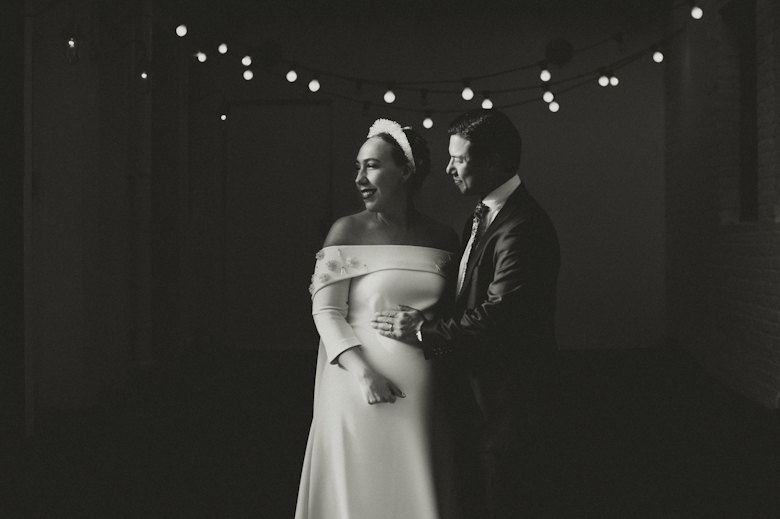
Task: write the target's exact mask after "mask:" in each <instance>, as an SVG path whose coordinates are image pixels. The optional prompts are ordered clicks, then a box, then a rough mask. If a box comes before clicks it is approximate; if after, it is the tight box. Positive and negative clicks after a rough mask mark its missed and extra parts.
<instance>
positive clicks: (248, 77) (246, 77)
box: [244, 69, 255, 81]
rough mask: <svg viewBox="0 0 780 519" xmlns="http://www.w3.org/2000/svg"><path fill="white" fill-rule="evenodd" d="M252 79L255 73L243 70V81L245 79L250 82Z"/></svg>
mask: <svg viewBox="0 0 780 519" xmlns="http://www.w3.org/2000/svg"><path fill="white" fill-rule="evenodd" d="M253 77H255V73H254V72H252V71H251V70H249V69H247V70H245V71H244V79H246V80H247V81H249V80H250V79H252V78H253Z"/></svg>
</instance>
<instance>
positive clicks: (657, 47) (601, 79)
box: [66, 0, 703, 127]
mask: <svg viewBox="0 0 780 519" xmlns="http://www.w3.org/2000/svg"><path fill="white" fill-rule="evenodd" d="M687 4H689V5H690V6H691V16H692V17H693V18H694V19H697V20H698V19H700V18H701V17H702V16H703V11H702V9H701V8H699V7H698V6H697V5H696V3H695V0H687ZM680 32H682V29H681V30H678V31H676V32H675V34H673V35H671V36H670V37H667V38H665V39H664V40H662V41H657V42H655V43H654V44H652V45H651V46H650V47H646V48H645V49H642V50H641V51H640V52H638V53H635V54H633V55H632V56H631V57H630V59H628V60H620V61H617V62H615V63H614V64H612V65H607V66H606V67H602V68H600V69H598V83H599V85H601V86H602V87H606V86H609V85H612V86H617V85H618V84H619V80H618V78H617V77H616V76H615V75H614V74H613V73H612V71H611V70H609V67H610V66H618V67H619V68H622V67H623V66H625V65H626V64H628V63H632V62H634V61H637V60H638V59H640V58H642V57H644V56H646V55H647V54H648V53H649V54H651V56H652V59H653V61H654V62H656V63H662V62H663V61H664V59H665V56H664V53H663V51H662V50H661V49H662V48H663V47H664V46H665V43H666V42H667V41H668V40H669V39H670V38H671V37H674V36H677V34H679V33H680ZM176 34H177V35H178V36H179V37H184V36H185V35H187V34H188V29H187V26H186V25H184V24H181V25H179V26H177V27H176ZM611 39H612V40H614V41H615V42H617V44H618V45H619V46H622V45H623V44H624V41H623V34H622V33H616V34H615V35H613V37H612V38H611ZM609 40H610V39H607V40H604V41H602V42H598V43H596V44H594V45H591V46H589V47H587V48H591V47H593V46H596V45H601V44H602V43H605V42H608V41H609ZM66 42H67V45H68V49H71V48H74V47H77V46H78V43H79V42H77V41H76V39H75V38H71V39H69V40H66ZM548 47H549V45H548ZM569 47H570V45H569ZM196 48H197V47H196ZM207 50H208V49H207ZM216 50H218V52H219V53H220V54H227V52H228V44H227V43H221V44H219V45H218V46H217V49H216ZM581 50H585V49H584V48H583V49H579V50H577V51H574V53H578V52H580V51H581ZM255 51H257V53H259V52H260V51H259V50H257V49H255ZM648 51H649V52H648ZM233 52H234V53H235V52H236V51H235V50H233ZM257 53H255V54H256V56H255V57H258V60H260V61H261V62H263V63H265V61H266V59H265V58H264V57H263V56H262V55H261V54H262V53H260V54H257ZM195 57H196V58H197V59H198V61H199V62H201V63H203V62H206V61H207V54H206V53H205V52H203V51H200V50H199V51H198V52H196V53H195ZM241 62H242V64H243V65H244V66H245V67H248V66H250V65H252V63H253V59H252V57H251V56H250V55H245V56H244V57H243V58H242V59H241ZM288 63H289V65H290V66H289V69H288V71H287V73H286V75H285V78H286V79H287V81H288V82H290V83H294V82H296V81H297V80H298V73H297V71H296V68H297V67H296V65H295V64H294V63H291V62H288ZM550 63H552V64H556V65H560V63H559V62H558V61H556V60H555V59H553V58H552V57H550V52H549V49H547V50H546V55H545V58H544V59H543V60H541V61H538V62H536V65H537V66H538V67H539V69H540V73H539V78H540V80H541V81H542V82H543V84H542V88H543V89H544V93H543V95H542V98H543V99H544V101H545V102H546V103H547V104H548V107H549V109H550V111H553V112H557V111H558V110H559V109H560V105H559V104H558V103H557V102H555V95H554V94H553V93H552V92H551V91H550V89H549V88H548V87H545V85H544V83H549V82H550V81H551V79H552V74H551V72H550V70H549V66H548V65H549V64H550ZM529 65H530V67H533V66H534V63H533V62H531V63H530V64H526V65H524V66H523V67H520V68H519V69H518V70H522V69H527V68H529ZM307 70H311V69H307ZM513 70H514V69H513ZM507 72H511V71H503V72H499V73H494V74H488V75H486V76H479V77H478V78H477V79H484V78H487V77H492V76H494V75H499V74H504V73H507ZM136 73H137V74H139V75H140V77H141V79H143V80H147V79H148V78H150V77H151V73H150V72H147V71H146V70H139V69H137V72H136ZM326 74H328V75H329V76H330V75H334V76H336V77H340V78H341V79H346V80H351V81H353V82H354V83H355V85H356V87H355V88H356V89H355V97H357V98H358V99H348V98H347V99H348V100H353V101H358V102H362V98H364V95H363V92H362V90H361V86H362V83H363V81H364V80H362V79H359V78H350V77H343V76H339V75H337V74H331V73H326ZM243 76H244V79H245V80H247V81H248V80H251V79H253V77H254V73H253V72H252V71H251V70H250V69H246V70H244V73H243ZM318 76H319V74H316V75H315V76H314V78H313V79H312V80H311V81H310V82H309V84H308V88H309V90H310V91H311V92H318V91H319V90H320V89H321V85H320V82H319V79H318ZM136 77H139V76H136ZM577 77H582V76H577ZM577 77H575V78H571V79H576V78H577ZM591 77H592V76H591ZM568 80H569V79H563V80H562V81H568ZM365 81H368V82H369V83H372V84H374V83H376V82H375V81H373V80H365ZM456 81H457V80H455V81H452V80H449V81H437V82H436V83H450V84H452V83H456ZM471 81H472V78H466V79H463V80H461V83H462V86H463V88H462V90H461V97H462V98H463V99H464V100H465V101H470V100H472V99H474V97H475V96H476V95H477V94H476V93H475V91H474V90H473V89H472V88H471V86H470V82H471ZM414 83H417V84H424V82H422V81H411V82H408V83H404V84H403V85H404V87H405V88H407V89H408V87H409V86H410V85H412V84H414ZM557 83H558V81H556V84H557ZM387 85H388V87H387V89H386V91H385V93H384V96H383V99H384V102H385V103H387V104H392V103H394V102H395V101H396V100H397V97H396V94H395V92H394V88H393V86H394V83H393V82H389V81H388V82H387ZM578 86H579V85H574V86H573V87H572V88H576V87H578ZM450 88H452V87H448V88H447V90H434V92H436V93H447V92H452V90H450ZM528 88H529V87H528V86H523V87H520V88H513V89H507V90H506V92H515V91H521V90H527V89H528ZM530 88H533V87H532V86H531V87H530ZM570 89H571V88H568V89H566V90H570ZM419 92H420V101H421V104H422V106H423V107H426V106H427V93H428V92H429V91H428V90H419ZM502 92H503V91H502ZM453 93H454V92H453ZM332 95H334V96H337V94H335V93H334V94H332ZM482 97H483V99H482V102H481V106H482V108H483V109H486V110H490V109H492V108H493V106H494V104H493V101H492V100H491V99H490V93H489V91H485V92H484V93H483V94H482ZM531 101H532V99H526V100H523V101H521V102H519V103H514V104H511V105H509V106H515V105H518V104H526V103H527V102H531ZM402 109H404V108H403V107H402ZM223 120H224V118H223ZM423 122H424V124H428V123H429V124H430V127H432V126H433V120H432V118H431V117H430V114H429V113H428V112H426V117H425V119H424V121H423ZM426 127H428V126H426Z"/></svg>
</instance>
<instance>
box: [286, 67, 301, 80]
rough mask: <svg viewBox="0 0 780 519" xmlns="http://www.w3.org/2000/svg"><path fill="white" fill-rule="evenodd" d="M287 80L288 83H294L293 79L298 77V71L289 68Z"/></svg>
mask: <svg viewBox="0 0 780 519" xmlns="http://www.w3.org/2000/svg"><path fill="white" fill-rule="evenodd" d="M286 77H287V81H289V82H290V83H295V81H296V80H297V79H298V73H297V72H295V70H293V69H290V71H289V72H287V76H286Z"/></svg>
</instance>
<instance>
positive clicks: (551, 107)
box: [547, 101, 561, 112]
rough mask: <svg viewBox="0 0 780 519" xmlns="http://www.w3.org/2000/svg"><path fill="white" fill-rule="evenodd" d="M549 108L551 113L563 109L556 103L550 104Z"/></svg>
mask: <svg viewBox="0 0 780 519" xmlns="http://www.w3.org/2000/svg"><path fill="white" fill-rule="evenodd" d="M547 106H548V107H549V108H550V111H551V112H557V111H558V110H560V109H561V107H560V106H559V105H558V103H557V102H556V101H553V102H552V103H550V104H549V105H547Z"/></svg>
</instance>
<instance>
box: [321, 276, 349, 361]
mask: <svg viewBox="0 0 780 519" xmlns="http://www.w3.org/2000/svg"><path fill="white" fill-rule="evenodd" d="M350 281H351V280H350V279H349V278H347V279H341V280H339V281H335V282H333V283H331V284H329V285H326V286H323V287H322V288H320V289H319V290H317V292H316V293H315V294H314V297H313V298H312V309H311V314H312V316H313V317H314V325H315V326H316V327H317V332H319V334H320V339H322V344H323V345H324V346H325V352H326V353H327V355H328V362H330V363H331V364H333V363H335V362H336V359H337V358H338V356H339V355H341V353H342V352H344V351H345V350H348V349H349V348H352V347H354V346H360V340H358V338H357V335H355V330H353V329H352V326H350V325H349V323H348V322H347V313H348V312H349V302H348V299H349V285H350Z"/></svg>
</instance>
